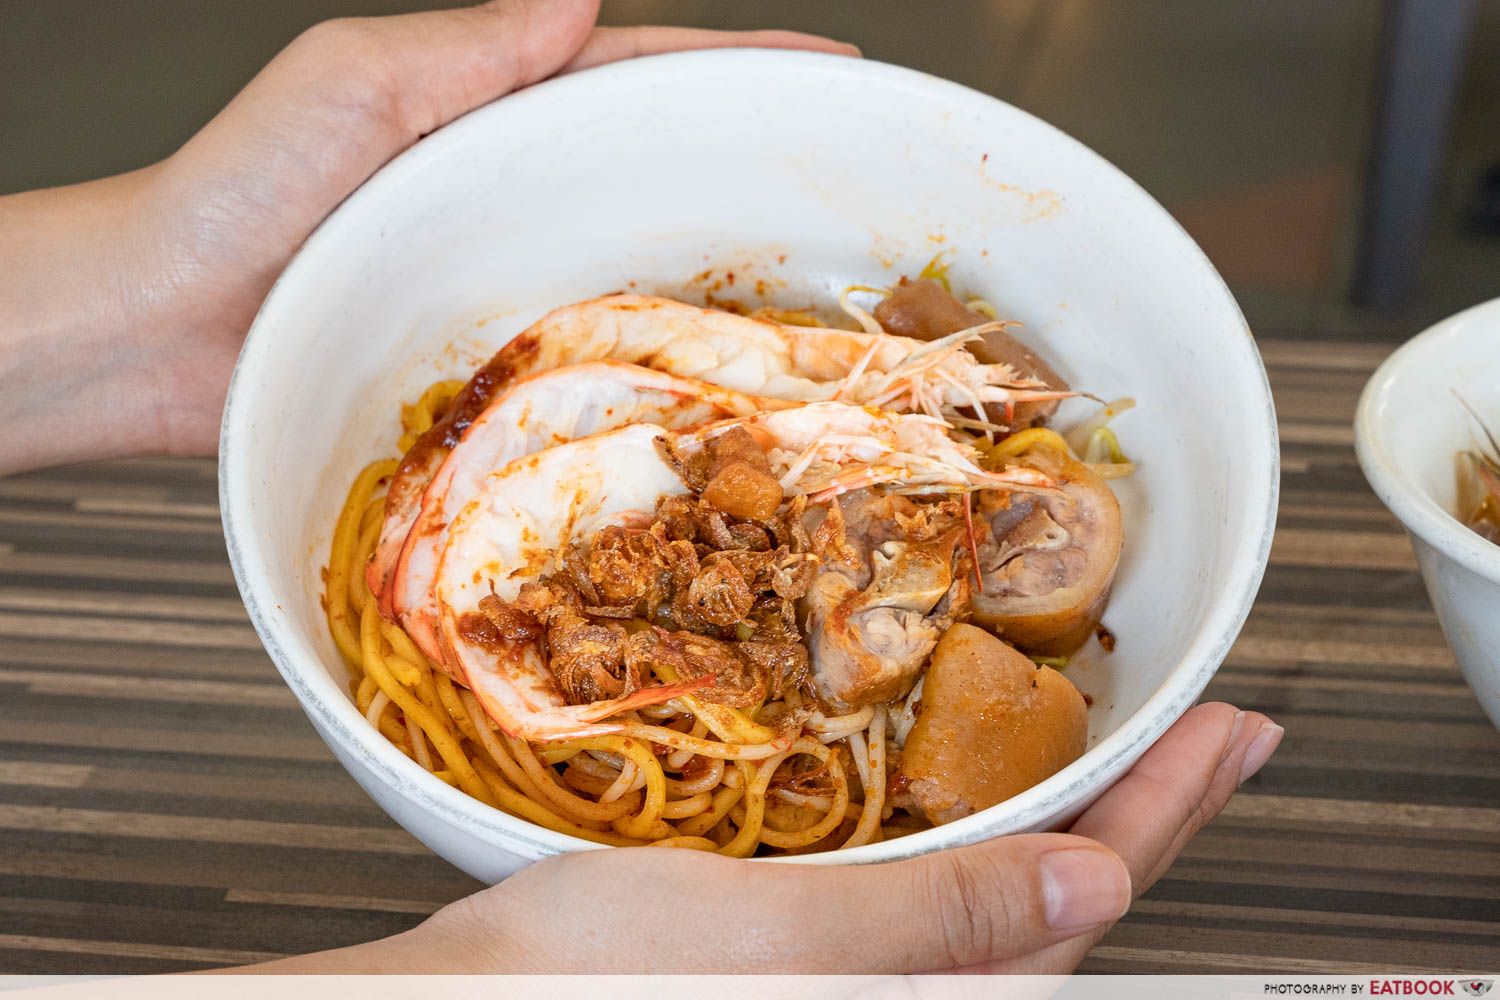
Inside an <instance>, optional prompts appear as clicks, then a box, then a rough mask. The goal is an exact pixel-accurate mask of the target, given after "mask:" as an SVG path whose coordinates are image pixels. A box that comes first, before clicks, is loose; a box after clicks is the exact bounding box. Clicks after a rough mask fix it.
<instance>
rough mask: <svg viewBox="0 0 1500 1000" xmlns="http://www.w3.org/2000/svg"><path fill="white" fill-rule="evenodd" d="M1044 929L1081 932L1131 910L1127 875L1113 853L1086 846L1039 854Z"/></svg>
mask: <svg viewBox="0 0 1500 1000" xmlns="http://www.w3.org/2000/svg"><path fill="white" fill-rule="evenodd" d="M1042 901H1043V905H1044V907H1045V910H1046V915H1047V926H1049V927H1051V928H1052V929H1053V930H1055V931H1068V932H1074V933H1078V932H1082V931H1085V930H1087V929H1088V928H1090V927H1097V926H1099V925H1100V924H1102V923H1106V922H1108V921H1110V920H1118V919H1120V917H1122V916H1124V915H1125V911H1126V910H1127V909H1129V908H1130V873H1129V872H1127V871H1126V870H1125V866H1124V865H1123V864H1122V863H1121V862H1120V859H1119V858H1116V857H1115V856H1114V855H1113V854H1109V853H1106V852H1104V851H1096V850H1093V849H1091V848H1087V847H1075V848H1070V849H1067V850H1061V851H1048V852H1047V853H1046V854H1043V855H1042Z"/></svg>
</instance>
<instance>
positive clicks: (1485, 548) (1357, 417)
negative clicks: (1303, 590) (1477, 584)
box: [1354, 299, 1500, 582]
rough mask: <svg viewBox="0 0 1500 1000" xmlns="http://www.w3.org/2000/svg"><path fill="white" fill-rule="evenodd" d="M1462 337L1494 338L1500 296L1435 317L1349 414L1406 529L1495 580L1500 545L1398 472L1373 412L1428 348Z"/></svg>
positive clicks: (1377, 485)
mask: <svg viewBox="0 0 1500 1000" xmlns="http://www.w3.org/2000/svg"><path fill="white" fill-rule="evenodd" d="M1465 336H1490V337H1500V299H1491V300H1490V301H1488V302H1481V303H1480V304H1479V305H1476V306H1471V307H1469V308H1468V309H1465V310H1464V311H1463V312H1460V313H1455V314H1454V315H1452V316H1449V317H1448V318H1447V319H1443V320H1439V321H1438V322H1437V323H1434V324H1433V325H1432V326H1430V327H1428V328H1427V329H1425V330H1423V331H1422V332H1421V333H1419V334H1417V335H1416V336H1415V337H1413V338H1411V339H1410V340H1408V341H1407V342H1406V343H1404V344H1402V345H1401V346H1400V347H1398V348H1396V350H1395V351H1393V352H1392V353H1391V355H1390V356H1389V357H1388V358H1386V359H1385V360H1384V361H1382V362H1381V363H1380V367H1378V368H1376V369H1375V374H1373V375H1371V376H1370V380H1369V381H1368V382H1366V383H1365V387H1364V390H1363V391H1362V392H1361V393H1360V394H1359V405H1358V407H1357V408H1356V409H1355V412H1354V450H1355V454H1356V455H1357V456H1358V458H1359V466H1360V469H1361V470H1362V471H1363V472H1364V474H1365V479H1366V480H1367V481H1368V482H1369V483H1370V486H1371V488H1372V489H1374V491H1375V495H1376V496H1378V497H1379V498H1380V502H1381V503H1383V504H1385V505H1386V507H1387V508H1388V509H1389V510H1390V512H1391V513H1392V514H1395V515H1396V518H1397V520H1399V521H1400V522H1401V524H1402V525H1403V526H1404V527H1405V528H1406V530H1408V531H1410V532H1411V533H1412V534H1414V535H1416V536H1417V537H1418V538H1421V539H1422V540H1423V541H1424V542H1426V543H1427V544H1429V545H1431V546H1432V547H1433V548H1435V549H1437V550H1438V551H1439V552H1441V553H1443V554H1444V555H1445V556H1447V557H1448V558H1450V559H1452V560H1453V561H1454V562H1456V563H1458V564H1459V565H1460V566H1463V567H1464V568H1465V569H1467V570H1469V571H1470V572H1471V573H1475V574H1477V575H1479V576H1482V577H1484V578H1486V579H1489V580H1495V581H1497V582H1500V545H1495V544H1494V543H1493V542H1488V541H1486V540H1485V539H1483V538H1481V537H1480V536H1479V535H1478V534H1476V533H1475V532H1474V530H1473V529H1472V528H1469V527H1468V526H1466V525H1465V524H1464V523H1463V522H1462V521H1460V520H1459V519H1458V518H1457V517H1455V516H1454V514H1453V512H1452V511H1450V510H1448V509H1447V508H1446V507H1444V506H1443V505H1441V504H1439V503H1438V502H1437V501H1436V500H1434V499H1432V497H1431V496H1429V495H1428V493H1427V491H1426V490H1425V489H1424V488H1422V487H1421V486H1420V485H1419V484H1417V483H1415V482H1413V481H1412V480H1411V479H1410V478H1409V477H1408V476H1406V475H1404V474H1403V473H1402V472H1401V467H1400V465H1399V464H1398V463H1397V461H1396V458H1395V456H1394V455H1392V453H1391V450H1390V448H1389V447H1388V445H1387V442H1386V440H1385V438H1384V437H1383V436H1382V435H1381V433H1380V421H1379V420H1378V419H1377V416H1376V413H1377V411H1378V410H1379V409H1380V408H1381V407H1382V406H1383V405H1385V404H1387V403H1389V402H1390V401H1391V399H1392V398H1393V397H1397V396H1399V394H1400V392H1401V391H1402V390H1401V381H1402V375H1403V373H1404V372H1406V371H1409V370H1411V369H1412V368H1416V367H1419V366H1421V365H1422V364H1423V359H1424V358H1425V356H1426V355H1427V353H1428V352H1430V351H1434V350H1437V349H1438V348H1440V347H1441V346H1443V345H1446V344H1448V343H1450V342H1452V341H1454V340H1458V339H1460V338H1462V337H1465ZM1427 405H1433V404H1432V403H1431V402H1429V403H1428V404H1427ZM1454 405H1455V406H1456V405H1458V404H1457V403H1456V402H1455V403H1454ZM1460 447H1461V445H1460V443H1459V442H1454V443H1453V451H1454V452H1455V453H1456V452H1457V451H1458V450H1459V448H1460Z"/></svg>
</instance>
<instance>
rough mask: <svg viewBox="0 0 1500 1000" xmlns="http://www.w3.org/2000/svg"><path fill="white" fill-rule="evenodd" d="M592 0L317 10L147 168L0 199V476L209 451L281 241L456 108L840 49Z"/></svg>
mask: <svg viewBox="0 0 1500 1000" xmlns="http://www.w3.org/2000/svg"><path fill="white" fill-rule="evenodd" d="M598 6H599V0H492V2H490V3H485V4H481V5H480V6H478V7H469V8H465V9H459V10H447V11H435V12H430V13H421V14H407V15H400V16H395V17H381V18H358V19H343V20H337V21H328V22H325V23H323V24H319V25H316V26H314V27H313V28H311V29H309V30H308V31H306V32H304V33H303V34H302V35H301V36H299V37H298V38H297V39H296V40H295V41H293V42H292V44H291V45H289V46H287V48H286V49H285V50H283V51H282V52H281V53H280V54H279V55H277V56H276V58H275V59H273V60H272V61H271V62H270V63H269V64H268V65H267V66H266V68H265V69H263V70H262V71H261V72H260V73H259V74H258V75H257V76H256V77H255V78H254V79H253V80H251V81H250V83H249V84H248V85H247V86H246V87H245V88H244V90H242V91H241V92H240V93H239V95H238V96H236V97H235V98H234V100H233V101H231V102H230V103H229V105H228V106H227V107H225V108H224V110H223V111H222V112H220V113H219V114H218V115H217V116H216V117H215V118H214V119H213V120H212V121H210V122H209V123H208V124H207V125H206V126H204V128H203V129H202V130H201V131H200V132H199V133H198V134H197V135H195V136H194V137H193V138H192V139H191V140H189V141H188V143H187V144H186V145H184V146H183V147H182V149H180V150H179V151H178V152H177V153H175V154H173V155H172V156H171V157H169V158H168V159H166V160H164V161H162V162H161V163H159V164H156V165H154V166H152V167H148V168H146V169H144V170H140V171H136V172H135V173H132V174H127V175H124V176H122V177H117V178H109V179H107V180H105V181H97V182H93V183H91V184H84V185H78V186H76V187H73V188H62V189H55V190H52V191H39V192H30V193H27V194H22V195H15V196H11V197H10V198H4V199H0V259H5V260H7V261H11V260H15V261H26V262H27V264H26V265H23V266H21V267H19V268H18V269H17V270H16V271H14V272H12V273H11V274H10V275H9V276H8V277H0V347H3V348H5V350H0V382H3V384H4V385H5V386H6V387H7V393H6V394H5V396H4V398H0V425H3V426H5V427H6V428H7V430H8V431H9V432H12V433H10V436H9V439H8V440H7V441H5V442H0V474H4V472H6V471H13V470H16V469H20V468H26V467H30V466H36V465H44V464H51V463H55V462H61V461H68V460H74V459H82V458H97V457H105V456H112V455H126V454H141V453H162V452H165V453H169V454H209V453H211V452H212V451H213V449H214V447H215V444H216V442H217V440H218V430H219V418H220V412H221V410H222V408H223V402H224V394H225V391H226V389H227V388H228V383H229V375H230V371H231V369H232V368H233V365H234V359H235V357H236V356H237V355H238V352H239V348H240V343H241V341H242V340H243V339H244V336H245V332H246V330H247V329H248V328H249V325H250V321H251V320H252V319H253V318H254V316H255V313H256V310H258V309H259V308H260V304H261V301H262V300H263V299H264V298H265V296H266V293H267V292H268V291H269V290H270V287H271V284H272V282H273V281H275V279H276V277H277V275H279V274H280V273H281V271H282V269H283V268H284V267H285V266H286V264H287V262H288V260H290V258H291V256H292V254H293V253H294V252H295V251H296V250H297V248H298V247H299V246H300V245H301V244H302V242H303V240H305V239H306V238H307V236H308V235H309V234H310V233H311V232H312V230H313V229H314V227H316V226H317V225H318V223H319V222H320V221H322V219H323V218H324V217H325V216H326V215H327V214H328V213H329V212H330V211H332V209H333V208H334V207H335V206H336V205H337V204H338V203H339V202H340V201H342V200H343V199H344V198H345V197H346V196H347V195H348V194H349V193H350V192H351V191H353V190H354V189H355V188H356V187H358V186H359V185H360V184H361V183H363V182H364V181H365V179H366V178H368V177H369V176H370V175H371V174H372V173H374V172H375V171H376V170H377V169H378V168H379V167H380V166H381V165H382V164H384V163H385V162H387V161H388V160H390V159H391V158H392V157H394V156H395V155H396V154H397V153H400V152H401V151H402V150H404V149H405V148H407V147H408V146H410V145H411V144H412V143H414V142H416V141H417V139H419V138H421V137H422V136H423V135H425V134H426V133H428V132H431V131H432V130H433V129H435V128H437V127H439V126H441V125H443V124H445V123H446V122H448V121H451V120H452V119H454V118H456V117H458V116H459V115H461V114H463V113H464V112H466V111H469V110H470V109H472V108H475V107H478V106H479V105H481V104H484V103H486V102H488V101H491V100H494V99H495V98H498V97H501V96H503V95H505V94H507V93H510V92H511V91H514V90H517V89H519V88H521V87H525V86H528V85H530V84H532V83H535V82H537V81H539V80H542V79H545V78H547V77H549V76H553V75H555V74H558V73H567V72H572V71H574V70H579V69H584V68H587V67H590V66H595V65H599V64H601V63H608V62H614V61H618V60H621V59H628V58H632V57H635V56H641V55H649V54H653V53H659V52H669V51H677V50H683V49H701V48H718V47H731V46H763V47H774V48H799V49H815V50H822V51H827V52H834V53H842V54H851V55H853V54H857V50H855V49H853V48H852V47H851V46H847V45H842V44H840V43H836V42H832V41H829V40H827V39H823V38H817V37H814V36H810V35H803V34H798V33H795V32H786V31H756V32H718V31H702V30H693V29H685V28H662V27H641V28H597V27H594V19H595V16H596V14H597V12H598ZM11 251H14V253H13V254H12V252H11ZM9 306H14V307H15V308H13V309H11V308H6V307H9Z"/></svg>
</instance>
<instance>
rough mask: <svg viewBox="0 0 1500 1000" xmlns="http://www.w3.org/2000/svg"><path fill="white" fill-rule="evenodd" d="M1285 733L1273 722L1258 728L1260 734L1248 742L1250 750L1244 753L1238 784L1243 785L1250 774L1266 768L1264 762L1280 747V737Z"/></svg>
mask: <svg viewBox="0 0 1500 1000" xmlns="http://www.w3.org/2000/svg"><path fill="white" fill-rule="evenodd" d="M1285 733H1286V730H1285V729H1282V728H1281V727H1280V726H1278V725H1277V724H1276V723H1274V722H1267V723H1266V724H1265V725H1263V726H1261V727H1260V732H1258V733H1256V734H1255V739H1254V740H1252V741H1251V742H1250V749H1249V750H1246V751H1245V762H1244V763H1243V764H1241V765H1240V784H1242V785H1243V784H1244V783H1245V782H1246V781H1248V780H1249V778H1250V776H1251V775H1252V774H1254V773H1255V772H1256V771H1259V770H1260V769H1261V768H1263V767H1265V766H1266V761H1268V760H1270V759H1271V754H1273V753H1275V752H1276V748H1277V747H1278V746H1280V745H1281V737H1282V735H1283V734H1285Z"/></svg>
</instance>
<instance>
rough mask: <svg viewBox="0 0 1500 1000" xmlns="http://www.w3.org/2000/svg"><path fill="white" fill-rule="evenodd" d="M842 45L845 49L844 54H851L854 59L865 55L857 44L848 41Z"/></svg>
mask: <svg viewBox="0 0 1500 1000" xmlns="http://www.w3.org/2000/svg"><path fill="white" fill-rule="evenodd" d="M843 46H844V48H845V49H846V50H847V51H846V53H845V54H846V55H851V56H853V57H854V58H856V59H863V58H864V57H865V54H864V53H863V52H861V51H860V50H859V46H858V45H854V44H852V43H850V42H844V43H843Z"/></svg>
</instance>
